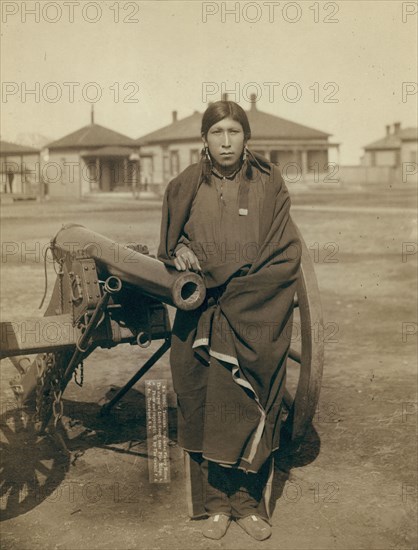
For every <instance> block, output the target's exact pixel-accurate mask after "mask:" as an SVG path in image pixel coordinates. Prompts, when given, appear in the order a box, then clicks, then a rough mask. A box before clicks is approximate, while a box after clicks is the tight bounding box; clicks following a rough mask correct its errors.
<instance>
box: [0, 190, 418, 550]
mask: <svg viewBox="0 0 418 550" xmlns="http://www.w3.org/2000/svg"><path fill="white" fill-rule="evenodd" d="M293 204H294V207H293V216H294V218H295V220H296V222H297V224H298V225H299V227H300V229H301V232H302V234H303V236H304V239H305V241H306V243H307V246H308V248H309V250H310V251H311V253H312V259H313V260H314V262H315V268H316V273H317V277H318V282H319V286H320V291H321V295H322V303H323V310H324V322H325V324H327V323H329V325H328V326H329V327H333V331H332V337H331V333H329V334H327V335H326V336H325V354H326V355H325V365H324V375H323V382H322V390H321V397H320V402H319V406H318V409H317V412H316V415H315V419H314V423H313V427H312V428H311V429H310V430H309V431H308V433H307V435H306V438H305V440H304V442H303V444H302V445H301V447H300V448H299V449H298V450H295V449H291V448H290V447H288V446H286V445H283V447H282V448H281V449H280V450H279V452H278V453H277V456H276V457H275V459H276V470H275V479H274V487H273V489H274V491H273V493H274V500H275V507H274V513H273V518H272V519H273V536H272V537H271V539H269V540H267V541H264V542H260V543H257V542H255V541H253V540H252V539H250V538H249V537H248V536H247V535H246V534H245V533H244V532H243V531H242V530H241V529H240V527H239V526H238V525H236V524H232V525H231V527H230V529H229V531H228V533H227V534H226V536H225V537H224V538H223V539H221V540H220V541H209V540H207V539H204V538H203V537H202V536H201V534H200V528H201V522H200V521H192V520H189V519H188V515H187V506H186V499H185V486H184V470H183V461H182V452H181V450H180V449H179V447H178V446H177V444H176V429H175V423H176V411H175V406H174V405H175V397H174V394H173V392H172V391H170V392H169V436H170V476H171V480H170V483H166V484H155V483H150V482H149V481H148V460H147V440H146V419H145V407H144V400H145V398H144V383H145V382H144V381H141V382H140V383H139V384H137V385H136V386H135V388H134V389H133V390H132V391H131V392H130V393H128V394H127V396H126V397H125V398H124V399H123V401H122V402H121V403H120V405H119V406H118V408H117V409H116V410H114V412H113V413H111V415H110V416H109V417H108V418H102V417H100V416H98V412H99V407H100V405H101V404H102V403H103V402H105V400H106V399H107V398H109V397H111V396H112V393H113V392H114V389H115V388H118V387H120V386H122V385H123V383H124V382H125V381H127V380H128V379H129V377H130V376H131V375H132V374H133V373H134V372H136V370H137V369H138V366H139V365H141V364H142V363H143V362H144V361H145V360H146V358H147V357H149V356H150V355H151V353H152V352H153V351H154V350H155V349H156V348H157V347H158V345H159V344H158V343H154V344H153V345H152V346H151V347H150V348H148V349H146V350H142V349H139V348H133V347H131V346H127V345H124V346H119V347H117V348H115V349H113V350H101V349H100V350H97V351H95V352H94V354H93V355H92V356H91V357H90V358H89V359H88V360H87V361H86V362H85V368H84V371H85V374H84V385H83V387H82V388H79V387H78V386H76V385H75V384H74V383H73V382H72V383H70V385H69V386H68V388H67V390H66V392H65V394H64V397H65V409H64V425H65V428H66V431H67V436H68V438H69V440H70V441H69V447H70V449H71V450H72V453H71V456H66V455H65V454H63V453H61V452H59V450H58V447H57V445H56V443H55V442H53V441H50V440H49V439H45V438H44V439H41V440H39V439H37V438H36V436H35V435H34V434H33V432H32V431H31V426H30V425H26V424H25V423H24V421H22V420H21V419H20V415H19V414H18V412H17V411H16V408H15V404H14V397H13V394H12V392H11V390H10V388H9V383H8V382H9V380H10V379H11V378H12V377H13V376H14V375H15V369H14V367H13V366H12V364H11V362H10V361H9V360H8V359H5V360H3V361H2V364H1V396H2V399H3V406H2V411H1V413H2V414H1V424H0V433H1V447H2V457H3V458H2V470H1V490H2V491H1V495H2V496H1V508H2V516H3V520H4V521H3V523H2V529H1V533H2V534H1V546H2V548H3V549H5V550H26V549H28V550H29V549H31V550H38V549H39V550H41V549H42V550H52V549H57V550H58V549H63V550H73V549H81V550H90V549H91V550H92V549H116V550H126V549H144V550H145V549H155V550H159V549H161V550H163V549H164V550H165V549H169V548H171V549H196V548H199V549H204V548H208V549H212V548H214V549H215V548H222V549H231V550H233V549H234V550H235V549H236V550H238V549H254V548H266V549H277V548H280V549H286V550H303V549H310V550H325V549H341V550H354V549H373V550H388V549H397V550H401V549H402V550H403V549H408V550H410V549H414V548H417V527H416V512H417V507H416V496H417V443H416V430H417V394H416V390H417V370H416V351H417V347H416V346H417V343H416V342H417V340H416V321H417V319H416V314H417V308H416V304H417V296H416V269H417V252H416V241H417V235H416V210H415V208H416V190H411V189H410V190H404V191H398V190H394V189H390V188H388V189H385V190H377V189H375V188H374V189H371V188H369V189H368V190H364V189H363V190H362V189H355V190H351V191H348V190H339V191H333V192H331V191H329V190H327V191H320V190H318V191H317V192H300V193H294V196H293ZM160 208H161V205H160V203H159V202H158V201H149V202H147V203H146V204H143V203H141V202H136V201H131V200H119V201H113V202H110V201H109V200H108V201H105V202H98V201H84V202H83V203H71V204H69V203H67V204H59V203H44V204H11V205H3V206H2V207H1V213H2V235H1V240H2V253H3V254H2V264H1V271H2V277H1V314H2V320H18V319H19V318H23V317H25V316H32V315H40V313H39V311H38V310H37V308H38V305H39V302H40V299H41V296H42V294H43V288H44V275H43V263H42V257H41V251H42V249H43V247H44V245H45V244H46V243H47V242H48V241H49V239H50V238H51V237H52V236H53V235H54V234H55V233H56V232H57V231H58V229H59V228H60V227H61V225H62V224H63V223H68V222H74V223H81V224H84V225H86V226H87V227H89V228H91V229H93V230H95V231H98V232H100V233H103V234H104V235H106V236H109V237H110V238H112V239H115V240H116V241H119V242H122V243H123V242H132V241H137V242H141V243H145V244H148V246H149V247H150V249H151V253H152V252H155V247H156V245H157V243H158V234H159V220H160ZM414 243H415V244H414ZM414 251H415V252H414ZM49 267H50V266H49ZM49 275H50V284H49V288H50V289H51V287H52V283H51V281H52V280H53V273H52V270H51V268H50V269H49ZM173 313H174V312H173V310H172V309H171V308H170V315H171V316H172V315H173ZM413 333H415V334H413ZM146 378H147V379H159V378H164V379H167V380H168V381H169V384H171V380H170V373H169V368H168V357H167V356H164V357H163V359H162V360H161V361H160V362H159V363H158V364H157V365H156V366H155V367H153V369H151V371H150V372H149V373H148V374H147V376H146Z"/></svg>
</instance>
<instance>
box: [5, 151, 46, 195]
mask: <svg viewBox="0 0 418 550" xmlns="http://www.w3.org/2000/svg"><path fill="white" fill-rule="evenodd" d="M0 192H1V193H2V194H9V195H19V196H29V195H30V196H32V195H33V196H40V193H41V186H40V151H39V149H35V148H34V147H28V146H27V145H19V144H17V143H10V142H9V141H0Z"/></svg>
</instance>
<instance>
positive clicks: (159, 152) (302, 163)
mask: <svg viewBox="0 0 418 550" xmlns="http://www.w3.org/2000/svg"><path fill="white" fill-rule="evenodd" d="M251 99H252V102H251V107H250V109H249V110H248V111H246V112H247V115H248V119H249V122H250V126H251V132H252V137H251V141H250V142H249V146H250V147H251V149H253V150H254V151H257V152H259V153H261V154H262V155H264V156H265V157H267V158H268V159H269V160H270V161H271V162H273V163H275V164H277V165H278V166H279V167H280V169H281V170H282V173H283V175H284V177H287V178H288V180H289V181H299V180H301V179H304V177H305V176H306V175H308V174H309V173H310V174H311V175H313V174H314V173H315V172H316V173H318V172H326V171H327V163H328V156H329V150H330V148H331V147H336V148H338V145H337V144H332V143H330V142H329V137H330V134H328V133H327V132H323V131H321V130H315V129H313V128H310V127H308V126H303V125H302V124H297V123H296V122H292V121H290V120H286V119H284V118H280V117H277V116H274V115H271V114H269V113H265V112H263V111H259V110H258V109H257V105H256V98H255V96H252V98H251ZM201 120H202V114H201V113H200V112H199V111H194V113H193V114H192V115H190V116H188V117H186V118H183V119H178V117H177V111H173V113H172V121H171V123H170V124H169V125H167V126H164V127H163V128H160V129H158V130H156V131H154V132H151V133H149V134H147V135H144V136H142V137H141V138H139V139H138V140H137V144H138V145H139V146H140V156H141V182H142V183H145V184H158V185H159V186H160V187H161V188H164V187H165V186H166V185H167V183H168V182H169V181H170V180H171V179H172V178H173V177H175V176H176V175H177V174H178V173H179V172H181V171H182V170H184V169H185V168H186V167H187V166H188V165H189V164H191V163H194V162H197V161H198V159H199V158H200V152H201V149H202V139H201V136H200V124H201Z"/></svg>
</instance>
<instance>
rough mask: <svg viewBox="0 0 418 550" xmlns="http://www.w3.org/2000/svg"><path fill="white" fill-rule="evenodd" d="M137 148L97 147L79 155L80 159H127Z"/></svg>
mask: <svg viewBox="0 0 418 550" xmlns="http://www.w3.org/2000/svg"><path fill="white" fill-rule="evenodd" d="M136 149H137V147H136V148H135V149H134V148H132V147H118V146H117V145H109V146H107V147H99V148H98V149H93V150H89V151H87V152H86V153H83V155H81V156H82V157H102V158H103V157H121V158H122V157H129V156H130V155H131V154H132V153H134V152H136Z"/></svg>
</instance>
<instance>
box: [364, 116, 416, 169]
mask: <svg viewBox="0 0 418 550" xmlns="http://www.w3.org/2000/svg"><path fill="white" fill-rule="evenodd" d="M417 160H418V128H411V127H410V128H401V123H400V122H395V124H394V125H393V131H392V129H391V125H390V124H388V125H387V126H386V135H385V137H384V138H382V139H379V140H377V141H374V142H373V143H370V144H369V145H366V146H365V147H364V156H363V157H362V164H363V165H364V166H391V167H393V168H399V167H400V166H401V165H402V164H403V163H415V164H416V163H417Z"/></svg>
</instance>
